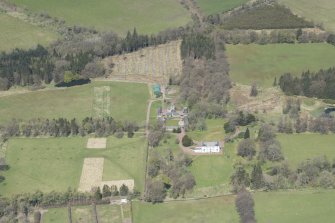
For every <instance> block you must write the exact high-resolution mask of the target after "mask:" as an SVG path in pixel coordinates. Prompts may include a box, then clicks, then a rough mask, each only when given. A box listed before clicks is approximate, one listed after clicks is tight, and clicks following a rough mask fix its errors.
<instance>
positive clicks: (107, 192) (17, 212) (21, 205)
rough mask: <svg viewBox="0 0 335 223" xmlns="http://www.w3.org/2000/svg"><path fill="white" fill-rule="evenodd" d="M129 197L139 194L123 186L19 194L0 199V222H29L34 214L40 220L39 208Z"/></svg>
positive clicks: (95, 202) (98, 202) (102, 202)
mask: <svg viewBox="0 0 335 223" xmlns="http://www.w3.org/2000/svg"><path fill="white" fill-rule="evenodd" d="M119 195H120V196H127V195H128V198H130V199H132V198H133V197H136V196H138V195H139V194H138V192H134V193H133V194H132V193H130V192H129V191H128V188H127V187H126V186H124V185H122V186H121V187H120V188H119V189H118V188H116V187H115V186H112V187H111V188H110V187H108V186H104V187H103V190H102V191H101V190H100V188H96V189H95V190H93V191H92V192H86V193H83V192H78V191H76V190H72V189H71V188H69V189H68V190H67V191H65V192H55V191H53V192H47V193H45V192H41V191H36V192H34V193H24V194H17V195H14V196H12V197H10V198H5V197H0V222H6V223H12V222H13V223H14V222H18V218H19V217H20V216H23V219H24V220H26V221H24V222H29V221H28V216H29V215H30V214H33V216H34V219H40V217H41V216H40V213H38V212H39V211H38V209H39V208H54V207H66V206H69V207H71V206H77V205H90V204H109V202H110V200H109V197H111V196H119Z"/></svg>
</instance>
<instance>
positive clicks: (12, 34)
mask: <svg viewBox="0 0 335 223" xmlns="http://www.w3.org/2000/svg"><path fill="white" fill-rule="evenodd" d="M0 21H1V25H0V33H1V34H0V52H1V51H10V50H12V49H14V48H24V49H27V48H31V47H34V46H36V45H37V44H41V45H48V44H49V43H51V42H52V41H54V40H56V39H57V38H58V36H57V34H55V33H52V32H50V31H47V30H45V29H42V28H40V27H37V26H33V25H31V24H28V23H26V22H23V21H21V20H19V19H17V18H14V17H11V16H8V15H6V14H3V13H1V12H0Z"/></svg>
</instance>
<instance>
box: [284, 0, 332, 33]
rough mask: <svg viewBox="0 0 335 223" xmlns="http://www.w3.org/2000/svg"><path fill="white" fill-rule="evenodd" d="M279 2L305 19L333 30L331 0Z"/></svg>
mask: <svg viewBox="0 0 335 223" xmlns="http://www.w3.org/2000/svg"><path fill="white" fill-rule="evenodd" d="M279 2H280V3H283V4H284V5H286V6H287V7H289V8H290V9H291V10H292V11H293V12H294V13H296V14H298V15H300V16H303V17H305V18H306V19H307V20H310V21H314V22H315V23H317V24H322V25H323V26H324V27H325V28H326V29H327V30H329V31H331V32H334V31H335V13H334V11H335V4H334V1H333V0H318V1H311V0H279Z"/></svg>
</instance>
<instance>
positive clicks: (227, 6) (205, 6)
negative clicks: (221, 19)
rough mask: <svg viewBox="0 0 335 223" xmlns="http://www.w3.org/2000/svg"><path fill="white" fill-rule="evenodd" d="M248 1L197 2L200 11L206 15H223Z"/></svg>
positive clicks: (205, 0)
mask: <svg viewBox="0 0 335 223" xmlns="http://www.w3.org/2000/svg"><path fill="white" fill-rule="evenodd" d="M247 1H248V0H225V1H223V0H196V2H197V4H198V6H199V7H200V9H201V10H202V11H203V12H204V13H205V14H206V15H211V14H215V13H222V12H225V11H228V10H231V9H233V8H236V7H238V6H240V5H242V4H243V3H246V2H247Z"/></svg>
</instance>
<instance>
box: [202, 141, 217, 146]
mask: <svg viewBox="0 0 335 223" xmlns="http://www.w3.org/2000/svg"><path fill="white" fill-rule="evenodd" d="M202 145H203V146H219V142H217V141H216V142H202Z"/></svg>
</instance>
